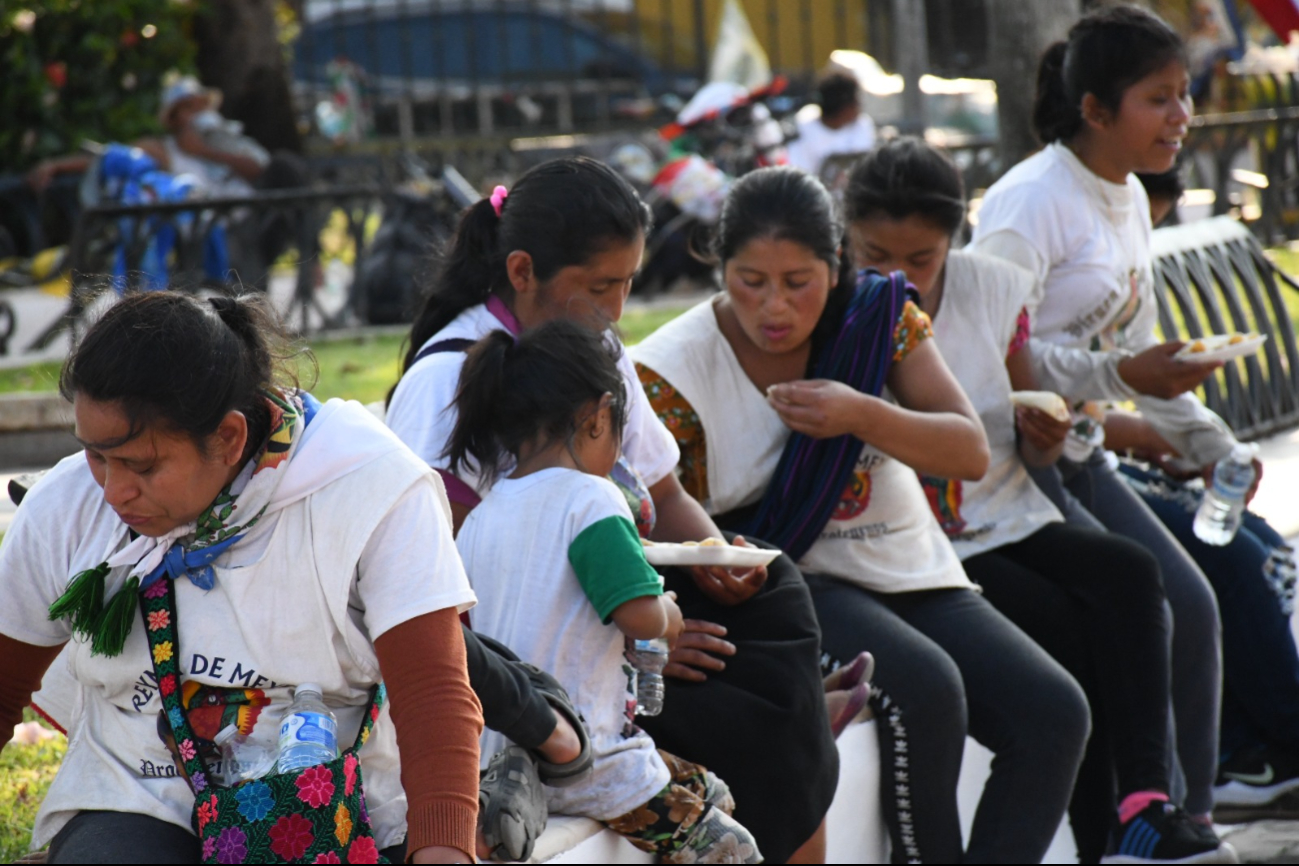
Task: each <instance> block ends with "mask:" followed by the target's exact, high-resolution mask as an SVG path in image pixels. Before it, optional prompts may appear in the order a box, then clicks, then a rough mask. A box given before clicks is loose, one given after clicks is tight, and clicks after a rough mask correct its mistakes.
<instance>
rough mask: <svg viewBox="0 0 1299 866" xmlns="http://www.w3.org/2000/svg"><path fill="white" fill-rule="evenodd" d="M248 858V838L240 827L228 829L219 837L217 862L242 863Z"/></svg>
mask: <svg viewBox="0 0 1299 866" xmlns="http://www.w3.org/2000/svg"><path fill="white" fill-rule="evenodd" d="M247 856H248V837H247V836H246V835H245V834H244V831H243V830H240V829H239V828H238V827H226V828H225V829H224V830H222V831H221V835H219V836H217V862H218V863H242V862H244V858H245V857H247Z"/></svg>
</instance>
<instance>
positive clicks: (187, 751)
mask: <svg viewBox="0 0 1299 866" xmlns="http://www.w3.org/2000/svg"><path fill="white" fill-rule="evenodd" d="M176 748H177V749H179V750H180V756H181V758H183V759H184V760H186V761H192V760H194V755H195V754H197V753H196V752H195V751H194V741H193V740H181V741H180V745H178V746H177V747H176Z"/></svg>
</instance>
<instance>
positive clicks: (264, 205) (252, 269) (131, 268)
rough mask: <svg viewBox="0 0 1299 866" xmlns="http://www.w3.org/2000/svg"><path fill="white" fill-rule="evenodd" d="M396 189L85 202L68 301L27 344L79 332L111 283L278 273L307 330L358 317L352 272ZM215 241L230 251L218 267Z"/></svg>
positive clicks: (239, 280)
mask: <svg viewBox="0 0 1299 866" xmlns="http://www.w3.org/2000/svg"><path fill="white" fill-rule="evenodd" d="M390 196H391V191H390V190H386V189H385V188H384V187H381V186H377V185H353V186H335V187H331V188H328V189H304V190H290V191H268V192H261V193H258V194H256V195H254V196H250V197H238V198H211V199H201V200H195V201H184V202H166V203H153V204H146V205H100V206H96V207H92V208H87V209H86V210H84V211H82V212H81V214H80V216H79V218H78V220H77V226H76V230H75V232H74V234H73V238H72V242H71V243H70V244H69V259H68V264H67V270H68V272H69V273H70V275H71V280H70V282H71V291H70V293H69V296H68V303H67V307H66V309H65V310H64V312H63V314H62V315H61V316H60V317H59V318H58V319H57V320H56V321H54V322H52V323H51V324H50V325H49V327H47V328H46V329H45V330H44V331H42V332H41V333H40V334H39V335H38V336H37V337H36V339H34V340H33V341H32V342H31V343H30V344H29V345H27V346H25V347H22V350H23V351H27V352H32V351H37V350H40V349H43V348H45V347H47V346H48V345H50V343H51V342H53V341H54V339H55V338H56V337H58V336H59V335H61V334H63V333H65V332H71V333H72V334H73V336H74V337H75V335H76V334H77V332H78V331H79V329H80V328H81V327H82V326H83V325H84V323H85V319H86V317H87V315H88V312H89V310H90V309H91V308H92V307H93V306H94V305H95V303H96V301H97V300H98V298H99V297H100V296H102V295H103V294H104V293H105V292H120V291H126V290H129V289H134V288H138V287H142V286H143V287H151V286H155V287H160V286H161V285H166V286H168V287H170V288H176V289H181V290H184V291H191V292H216V293H228V292H231V291H234V290H236V289H238V290H241V291H242V290H245V289H248V288H254V289H258V290H261V291H267V290H268V289H269V287H270V282H271V280H273V279H277V280H282V281H285V282H287V283H288V284H289V285H290V286H291V289H290V290H289V292H288V293H287V297H286V298H284V299H283V302H282V303H281V304H279V307H280V313H281V314H282V315H283V316H284V319H285V321H286V323H287V324H288V325H289V326H290V327H293V328H294V329H296V330H298V331H299V332H301V333H306V332H308V331H315V330H321V329H327V328H332V327H338V326H340V325H344V324H350V323H353V322H355V321H357V320H358V319H360V318H361V317H362V316H363V315H364V310H363V308H362V307H361V304H363V299H358V298H354V297H353V296H352V291H351V289H352V286H353V284H354V282H353V280H352V275H353V274H355V272H356V270H357V268H359V267H360V265H361V264H362V261H363V259H364V256H365V254H366V250H367V240H368V237H369V236H370V235H371V234H372V233H373V228H374V224H375V223H376V222H377V220H378V219H379V216H380V214H381V212H382V208H383V206H384V203H385V201H386V200H388V199H389V197H390ZM160 236H166V237H168V238H169V239H170V244H169V249H168V250H167V251H165V255H164V256H163V259H164V260H165V261H163V262H161V263H160V262H158V261H156V260H154V261H151V257H152V256H156V253H157V250H158V248H157V246H156V244H157V242H158V238H159V237H160ZM214 244H219V245H220V246H221V247H222V248H223V249H222V250H221V253H220V255H222V256H224V258H223V259H221V261H222V266H221V267H220V268H219V270H216V271H214V269H213V264H214V246H213V245H214ZM286 254H287V255H286ZM337 257H342V258H344V259H345V260H346V262H347V283H346V285H344V286H340V290H341V291H340V292H339V293H338V294H339V297H338V299H337V301H336V302H335V303H334V304H331V305H326V304H325V303H324V302H323V301H322V297H321V292H320V291H319V289H320V288H321V286H320V283H321V281H322V279H323V277H324V270H323V269H324V267H325V266H326V265H327V264H328V263H329V260H330V259H331V258H337ZM277 259H278V260H279V261H277ZM159 265H161V267H159ZM9 314H10V316H12V310H10V313H9ZM0 317H3V313H0Z"/></svg>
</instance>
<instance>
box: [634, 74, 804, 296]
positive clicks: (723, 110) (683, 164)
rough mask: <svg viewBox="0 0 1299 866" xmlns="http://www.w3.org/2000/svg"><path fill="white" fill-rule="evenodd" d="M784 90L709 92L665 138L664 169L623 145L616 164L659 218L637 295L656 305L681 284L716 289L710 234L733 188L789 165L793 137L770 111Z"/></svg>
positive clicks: (639, 148) (720, 85) (723, 86)
mask: <svg viewBox="0 0 1299 866" xmlns="http://www.w3.org/2000/svg"><path fill="white" fill-rule="evenodd" d="M785 84H786V82H785V80H784V79H783V78H777V79H776V80H775V81H773V82H772V83H771V84H770V85H768V86H766V87H763V88H760V89H757V90H749V89H748V88H746V87H743V86H741V85H738V84H731V83H728V82H713V83H711V84H707V85H705V86H704V87H703V88H701V89H700V90H699V92H698V93H696V94H695V95H694V96H693V97H692V98H691V99H690V101H689V102H688V103H686V105H685V107H684V108H682V109H681V111H680V112H679V113H678V114H677V118H676V121H675V122H674V123H671V124H669V125H668V126H665V127H663V128H662V129H661V130H659V133H660V136H661V137H662V139H663V140H664V142H666V144H667V158H666V160H664V161H662V163H661V164H659V163H658V161H657V160H656V159H655V156H654V154H653V152H652V151H651V150H650V148H648V147H646V146H645V145H644V144H641V143H629V144H624V145H623V146H621V147H619V148H618V149H617V150H615V151H614V152H613V154H612V155H611V156H610V162H611V164H612V165H613V166H614V167H615V168H616V169H618V170H619V171H620V172H621V173H622V175H623V176H624V177H626V178H627V180H628V181H630V182H631V183H632V184H633V185H634V186H635V187H636V188H637V190H638V191H639V192H640V193H641V196H642V197H643V198H644V199H645V201H646V203H648V204H649V205H650V208H651V209H652V210H653V212H654V228H653V230H652V231H651V234H650V237H648V238H647V239H646V242H645V266H644V267H643V268H642V269H641V273H640V275H639V276H638V277H637V279H636V283H635V285H634V286H633V288H632V290H633V291H635V292H639V293H640V294H642V295H644V296H646V297H649V296H653V295H656V294H659V293H661V292H665V291H667V290H668V289H670V288H671V287H672V286H673V285H674V284H675V283H676V282H677V281H678V280H681V279H686V280H689V281H691V282H695V283H700V284H711V283H712V282H713V265H712V264H710V263H708V262H707V261H705V260H703V259H705V258H706V256H705V255H703V254H704V251H705V249H706V247H707V232H708V230H709V229H710V228H711V227H712V226H714V225H716V224H717V220H718V217H719V216H720V215H721V211H722V203H723V202H724V201H725V200H726V194H727V193H728V192H729V191H730V188H731V184H732V182H733V181H734V179H735V178H737V177H740V176H741V175H744V174H746V173H748V172H750V171H752V170H754V169H755V168H762V167H764V166H770V165H782V164H784V162H785V142H786V141H787V140H788V133H787V131H786V129H785V127H784V126H783V125H782V124H781V122H780V121H779V120H777V119H776V118H775V117H774V116H773V115H772V113H771V110H770V109H769V108H768V107H767V105H766V101H767V100H768V99H770V98H771V97H773V96H776V95H778V94H780V93H781V92H782V91H783V90H784V88H785Z"/></svg>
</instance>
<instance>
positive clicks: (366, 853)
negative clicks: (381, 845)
mask: <svg viewBox="0 0 1299 866" xmlns="http://www.w3.org/2000/svg"><path fill="white" fill-rule="evenodd" d="M347 862H348V863H378V862H379V849H378V848H376V847H375V845H374V840H373V839H371V838H370V837H369V836H361V837H360V838H358V839H355V840H353V842H352V844H351V846H350V847H348V849H347Z"/></svg>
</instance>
